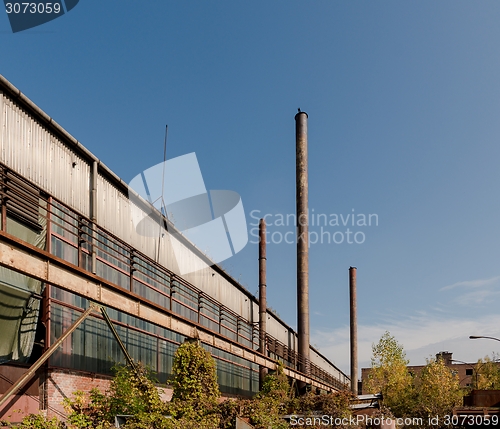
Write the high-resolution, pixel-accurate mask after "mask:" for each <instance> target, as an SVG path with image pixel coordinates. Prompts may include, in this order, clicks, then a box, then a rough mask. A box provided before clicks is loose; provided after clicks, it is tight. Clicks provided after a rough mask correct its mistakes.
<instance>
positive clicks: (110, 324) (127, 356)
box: [99, 306, 137, 373]
mask: <svg viewBox="0 0 500 429" xmlns="http://www.w3.org/2000/svg"><path fill="white" fill-rule="evenodd" d="M99 309H100V311H101V314H102V316H103V317H104V320H105V321H106V323H107V324H108V327H109V329H110V330H111V332H112V333H113V335H114V337H115V339H116V341H117V342H118V345H119V346H120V348H121V349H122V352H123V354H124V355H125V358H126V359H127V362H128V364H129V365H130V366H131V367H132V369H133V370H134V371H135V372H136V373H137V368H136V366H135V363H134V361H133V359H132V357H131V356H130V355H129V353H128V350H127V348H126V347H125V344H123V342H122V340H121V338H120V336H119V335H118V332H117V331H116V329H115V326H114V325H113V322H111V319H110V318H109V316H108V312H107V311H106V309H105V308H104V307H103V306H100V307H99Z"/></svg>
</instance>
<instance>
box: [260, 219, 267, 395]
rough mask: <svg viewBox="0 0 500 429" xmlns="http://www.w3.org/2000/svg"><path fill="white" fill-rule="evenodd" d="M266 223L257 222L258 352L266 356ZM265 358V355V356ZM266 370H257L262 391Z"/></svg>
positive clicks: (262, 368) (262, 367) (264, 368)
mask: <svg viewBox="0 0 500 429" xmlns="http://www.w3.org/2000/svg"><path fill="white" fill-rule="evenodd" d="M266 263H267V257H266V221H265V220H264V219H261V220H260V222H259V352H261V353H262V354H266V332H267V297H266V295H267V293H266V292H267V291H266V289H267V284H266V283H267V279H266V269H267V266H266ZM266 356H267V354H266ZM266 375H267V368H266V367H265V366H263V365H261V366H260V368H259V387H260V389H262V385H263V382H264V378H265V377H266Z"/></svg>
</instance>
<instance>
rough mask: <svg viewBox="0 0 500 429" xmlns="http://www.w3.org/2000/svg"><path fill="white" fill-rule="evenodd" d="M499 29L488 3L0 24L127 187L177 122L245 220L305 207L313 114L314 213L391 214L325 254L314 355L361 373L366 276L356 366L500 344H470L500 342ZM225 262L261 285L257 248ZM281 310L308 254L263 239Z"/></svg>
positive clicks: (150, 11) (316, 282)
mask: <svg viewBox="0 0 500 429" xmlns="http://www.w3.org/2000/svg"><path fill="white" fill-rule="evenodd" d="M498 22H500V4H499V3H498V2H493V1H482V2H463V1H441V2H433V1H419V2H415V1H407V2H398V1H372V2H368V1H311V2H304V1H290V0H289V1H274V2H264V1H253V2H231V1H217V2H216V1H212V2H204V1H191V2H174V1H159V0H151V1H149V2H138V1H131V0H122V1H120V2H111V1H109V2H103V1H100V2H99V1H95V0H81V1H80V3H79V4H78V6H77V7H75V8H74V9H73V10H72V11H71V12H69V13H68V14H66V15H64V16H62V17H61V18H58V19H56V20H54V21H52V22H49V23H47V24H44V25H42V26H39V27H36V28H33V29H32V30H27V31H24V32H20V33H16V34H12V33H11V31H10V26H9V23H8V19H7V15H6V14H5V13H3V14H0V38H1V39H2V42H1V43H0V65H1V67H0V73H1V74H3V75H4V76H5V77H6V78H7V79H9V80H10V81H11V82H12V83H13V84H14V85H16V86H17V87H18V88H19V89H21V91H22V92H24V93H25V94H26V95H27V96H28V97H29V98H31V99H32V100H33V101H34V102H35V103H37V104H38V105H39V106H40V107H41V108H42V109H43V110H45V111H46V112H47V113H48V114H49V115H50V116H52V117H53V118H54V119H55V120H56V121H57V122H59V123H60V124H61V125H62V126H63V127H64V128H66V129H67V130H68V131H69V132H70V133H71V134H72V135H74V136H75V137H76V138H77V139H78V140H80V141H81V142H82V144H84V145H85V146H86V147H87V148H89V149H90V150H91V151H92V152H93V153H94V154H95V155H97V156H98V157H99V158H100V159H101V160H102V161H103V162H104V163H105V164H106V165H108V166H109V167H110V168H111V169H112V170H114V171H115V172H116V173H117V174H118V175H119V176H120V177H122V178H123V179H124V180H126V181H129V180H131V179H132V178H133V177H134V176H135V175H137V174H138V173H139V172H141V171H143V170H144V169H146V168H148V167H150V166H152V165H154V164H156V163H158V162H161V161H162V160H163V136H164V128H165V124H168V126H169V136H168V147H167V154H168V155H167V156H168V158H173V157H176V156H179V155H183V154H186V153H189V152H196V154H197V157H198V161H199V163H200V167H201V169H202V172H203V176H204V179H205V184H206V186H207V188H208V189H230V190H234V191H236V192H238V193H239V194H240V195H241V197H242V201H243V205H244V207H245V211H246V213H247V220H248V222H249V224H250V223H253V222H255V219H253V218H252V217H251V216H250V213H251V212H252V211H258V213H259V214H261V215H264V214H269V215H270V216H269V217H268V219H269V220H270V221H272V220H276V219H277V215H280V214H281V215H286V214H289V213H294V211H295V159H294V157H295V137H294V115H295V113H296V112H297V108H299V107H300V108H301V109H302V110H303V111H306V112H307V113H308V114H309V181H310V190H309V199H310V201H309V203H310V208H311V210H312V209H314V211H315V213H316V214H327V215H328V216H329V215H330V214H338V215H340V214H342V215H343V216H344V217H345V216H347V215H348V214H352V213H353V210H354V213H356V214H366V215H368V214H376V215H377V217H378V224H377V225H372V226H364V227H363V226H359V227H358V226H355V227H352V228H351V230H352V231H353V232H358V231H360V232H362V233H363V234H364V236H363V237H364V241H363V243H361V244H355V243H354V244H347V243H346V242H345V241H344V242H343V243H341V244H335V243H330V244H328V243H327V242H324V243H322V244H321V243H317V244H312V245H311V251H310V293H311V296H310V305H311V333H312V340H311V341H312V343H313V344H315V345H316V346H317V347H318V348H319V349H320V351H321V352H323V353H324V354H325V355H326V356H327V357H329V358H330V359H331V360H332V361H334V362H335V363H337V364H338V365H339V366H340V367H341V368H342V369H343V370H345V371H346V372H347V371H348V368H349V363H348V356H349V352H348V322H349V313H348V268H349V266H356V267H357V268H358V301H359V315H358V319H359V324H360V326H359V336H360V363H361V365H362V366H368V365H369V360H370V355H371V349H370V348H371V344H372V343H373V342H376V341H377V340H378V339H379V338H380V336H381V335H382V334H383V332H384V331H385V330H389V331H390V332H391V333H392V334H394V335H395V336H396V338H397V339H398V340H399V341H400V342H401V343H402V344H403V345H404V346H405V349H406V351H407V354H408V357H409V358H410V359H411V362H412V364H420V363H425V358H427V357H429V356H430V355H431V354H435V353H437V352H439V351H441V350H449V351H452V352H453V353H454V357H455V358H456V359H459V360H464V361H475V360H476V359H478V358H480V357H483V356H484V355H486V354H489V353H491V352H492V351H499V347H498V346H497V344H498V343H496V342H492V341H487V340H480V341H479V340H478V341H475V342H472V341H470V340H468V336H469V335H491V336H500V314H499V310H498V308H499V306H498V299H499V296H500V266H499V263H498V262H499V257H500V244H499V242H500V225H499V221H498V220H499V218H500V201H499V197H498V194H499V193H498V187H499V185H500V169H499V168H498V165H499V159H500V144H499V140H500V121H499V120H498V118H499V117H500V80H499V78H498V77H499V76H500V47H499V46H500V45H499V41H500V28H499V26H498ZM256 213H257V212H254V215H255V214H256ZM251 228H253V226H252V225H249V229H251ZM268 230H269V232H270V233H273V232H274V233H275V237H276V238H277V239H279V237H280V234H281V235H284V234H285V233H286V232H288V231H293V230H294V228H293V226H291V225H289V226H276V225H272V226H269V228H268ZM311 230H315V231H317V232H319V233H321V229H320V228H319V227H316V229H313V228H311ZM324 230H325V231H326V232H327V233H329V234H330V235H331V234H334V233H335V232H337V231H339V232H340V233H345V231H346V227H344V226H330V225H328V226H326V228H324ZM324 237H325V236H324ZM339 237H340V236H339V235H337V236H336V238H339ZM360 237H361V235H358V238H360ZM250 238H251V237H250ZM325 240H326V239H325ZM276 241H277V240H276ZM223 266H224V267H225V268H226V269H227V270H228V271H229V272H230V273H231V274H232V275H233V276H234V277H235V278H237V279H239V280H240V281H241V283H242V284H243V285H245V286H246V287H247V288H248V289H249V290H250V291H251V292H253V293H255V292H256V291H257V284H258V279H257V274H258V273H257V245H256V244H252V243H249V244H248V245H247V246H246V247H245V249H244V250H243V251H242V252H240V253H239V254H237V255H236V256H235V257H233V258H231V259H229V260H227V261H225V262H224V263H223ZM268 300H269V304H270V305H271V306H272V307H273V308H274V309H275V310H276V311H277V312H278V313H279V314H280V315H281V316H282V317H283V318H284V319H285V320H286V321H287V322H288V323H290V324H291V325H292V326H294V325H295V320H296V315H295V313H296V303H295V247H294V245H290V244H286V243H281V244H277V243H271V244H269V247H268Z"/></svg>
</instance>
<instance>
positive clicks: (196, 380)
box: [168, 340, 220, 429]
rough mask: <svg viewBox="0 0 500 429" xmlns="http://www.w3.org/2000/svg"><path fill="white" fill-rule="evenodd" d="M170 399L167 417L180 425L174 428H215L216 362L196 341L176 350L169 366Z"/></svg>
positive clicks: (217, 388)
mask: <svg viewBox="0 0 500 429" xmlns="http://www.w3.org/2000/svg"><path fill="white" fill-rule="evenodd" d="M172 372H173V374H174V378H173V380H172V387H173V390H174V392H173V395H172V401H171V402H170V404H169V407H168V408H169V412H170V414H171V415H172V416H173V417H174V418H176V419H177V420H178V421H179V424H178V425H177V426H176V427H179V428H183V429H187V428H191V427H192V428H196V429H201V428H207V429H208V428H217V427H218V426H219V420H220V418H219V415H218V408H217V407H218V403H219V398H220V391H219V384H218V383H217V372H216V367H215V360H214V359H213V358H212V356H211V355H210V353H209V352H208V351H207V350H205V349H204V348H203V347H202V345H201V344H200V342H199V341H198V340H195V341H186V342H184V343H183V344H181V345H180V346H179V348H178V349H177V351H176V352H175V356H174V363H173V366H172Z"/></svg>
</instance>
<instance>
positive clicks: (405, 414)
mask: <svg viewBox="0 0 500 429" xmlns="http://www.w3.org/2000/svg"><path fill="white" fill-rule="evenodd" d="M372 351H373V357H372V368H371V371H370V374H369V377H368V383H367V389H368V391H370V392H372V393H377V392H382V394H383V396H384V405H385V406H387V407H388V408H389V409H390V411H391V412H392V413H393V414H394V416H395V417H397V418H402V419H405V418H410V419H412V418H422V419H423V421H424V422H428V421H429V417H436V416H439V417H440V418H439V419H436V420H435V421H438V422H439V424H438V425H437V426H434V427H445V426H444V422H445V418H444V417H445V416H449V415H452V413H453V408H454V407H455V406H457V405H460V404H461V402H462V397H463V396H464V395H465V394H466V393H467V391H466V390H465V389H462V388H461V387H460V380H459V379H458V376H457V375H456V374H454V373H453V372H452V370H451V369H450V368H448V367H447V366H446V365H445V363H444V361H443V359H437V360H436V359H429V360H428V361H427V365H426V366H425V367H424V368H423V369H422V371H421V372H420V373H417V374H412V373H410V372H409V371H408V369H407V365H408V360H407V359H406V354H405V352H404V349H403V346H402V345H400V344H399V343H398V342H397V341H396V339H395V338H394V337H393V336H392V335H391V334H390V333H389V332H386V333H385V334H384V335H383V336H382V337H381V339H380V341H379V342H378V343H377V344H374V345H373V347H372Z"/></svg>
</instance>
